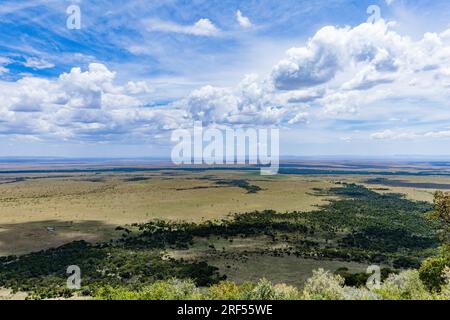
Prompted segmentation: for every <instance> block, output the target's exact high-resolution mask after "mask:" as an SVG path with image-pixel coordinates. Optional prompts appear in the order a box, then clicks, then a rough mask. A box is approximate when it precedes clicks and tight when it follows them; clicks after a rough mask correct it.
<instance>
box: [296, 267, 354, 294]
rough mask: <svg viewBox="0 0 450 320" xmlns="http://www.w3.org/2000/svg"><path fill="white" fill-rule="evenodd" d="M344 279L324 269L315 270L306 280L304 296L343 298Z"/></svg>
mask: <svg viewBox="0 0 450 320" xmlns="http://www.w3.org/2000/svg"><path fill="white" fill-rule="evenodd" d="M343 285H344V279H343V278H342V277H341V276H339V275H333V274H332V273H330V272H328V271H325V270H323V269H318V270H315V271H313V276H312V277H311V278H309V279H308V280H307V281H306V284H305V287H304V289H303V298H304V299H306V300H343V299H344V298H345V294H344V287H343Z"/></svg>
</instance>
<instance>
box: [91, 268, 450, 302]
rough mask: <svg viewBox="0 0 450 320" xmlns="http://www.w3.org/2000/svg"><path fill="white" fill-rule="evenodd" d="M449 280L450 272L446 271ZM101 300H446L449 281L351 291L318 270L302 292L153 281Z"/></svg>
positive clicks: (410, 274)
mask: <svg viewBox="0 0 450 320" xmlns="http://www.w3.org/2000/svg"><path fill="white" fill-rule="evenodd" d="M446 276H447V277H448V279H450V270H447V271H446ZM95 298H97V299H102V300H198V299H201V300H449V299H450V280H448V281H447V282H446V283H445V284H444V285H443V286H442V288H441V290H440V291H439V292H430V291H428V290H427V289H426V288H425V286H424V284H423V283H422V282H421V281H420V279H419V274H418V272H417V270H407V271H403V272H401V273H400V274H398V275H397V274H391V275H390V276H389V277H388V278H387V279H386V280H385V281H384V282H383V283H382V284H381V285H380V286H379V287H378V288H375V289H367V288H364V287H351V286H347V285H345V284H344V279H343V278H342V277H340V276H339V275H333V274H331V273H329V272H328V271H324V270H323V269H319V270H317V271H315V272H314V274H313V276H312V277H311V278H309V279H308V281H307V282H306V284H305V286H304V288H303V290H299V289H298V288H296V287H292V286H287V285H285V284H277V285H274V284H272V283H271V282H269V281H267V280H266V279H261V280H260V281H259V282H257V283H245V284H243V285H240V286H239V285H236V284H235V283H233V282H227V281H224V282H220V283H218V284H215V285H212V286H210V287H208V288H198V287H196V286H195V284H194V283H193V282H192V281H189V280H184V281H182V280H176V279H172V280H169V281H157V282H155V283H153V284H151V285H149V286H145V287H143V288H141V289H140V290H138V291H130V290H127V289H124V288H114V287H111V286H107V287H104V288H101V289H100V290H98V291H97V293H96V296H95Z"/></svg>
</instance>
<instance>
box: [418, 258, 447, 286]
mask: <svg viewBox="0 0 450 320" xmlns="http://www.w3.org/2000/svg"><path fill="white" fill-rule="evenodd" d="M449 262H450V261H449V260H448V258H447V257H444V256H438V257H433V258H428V259H426V260H425V261H423V262H422V265H421V267H420V269H419V274H420V279H421V280H422V282H423V283H424V284H425V286H426V287H427V288H428V290H431V291H439V290H440V289H441V287H442V286H443V285H444V284H445V283H446V278H445V277H444V270H445V268H446V267H449V266H450V263H449Z"/></svg>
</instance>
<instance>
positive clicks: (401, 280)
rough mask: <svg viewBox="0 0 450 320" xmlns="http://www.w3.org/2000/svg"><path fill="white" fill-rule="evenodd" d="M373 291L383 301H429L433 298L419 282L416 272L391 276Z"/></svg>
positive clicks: (404, 272)
mask: <svg viewBox="0 0 450 320" xmlns="http://www.w3.org/2000/svg"><path fill="white" fill-rule="evenodd" d="M373 291H374V292H375V293H378V294H379V295H380V296H381V297H382V298H383V299H385V300H429V299H432V298H433V297H432V295H431V294H430V293H429V292H428V291H427V289H426V287H425V285H424V284H423V282H422V281H421V280H420V276H419V272H418V271H417V270H407V271H403V272H401V273H400V274H391V275H390V276H389V277H388V278H387V279H386V281H384V282H383V283H382V284H381V287H380V288H379V289H374V290H373Z"/></svg>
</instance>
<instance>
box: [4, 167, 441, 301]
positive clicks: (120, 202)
mask: <svg viewBox="0 0 450 320" xmlns="http://www.w3.org/2000/svg"><path fill="white" fill-rule="evenodd" d="M0 167H1V166H0ZM76 168H77V167H75V169H72V168H71V169H70V170H66V169H64V167H61V169H62V170H55V171H54V170H41V169H39V170H35V168H30V170H25V171H24V170H19V171H10V170H9V171H8V170H7V171H5V170H3V172H2V171H1V169H0V213H1V214H0V256H7V255H12V254H13V255H24V254H27V253H30V252H37V251H39V250H43V249H49V248H56V247H60V246H62V245H64V244H68V243H71V242H73V241H77V240H85V241H88V242H90V243H109V240H111V239H120V238H121V237H123V236H124V234H123V229H120V228H119V229H117V227H118V226H124V227H126V228H130V225H131V224H145V223H146V222H148V221H154V220H155V219H161V220H164V221H172V222H174V223H185V222H190V223H191V222H192V223H195V224H201V223H206V222H207V221H221V220H220V219H223V218H227V217H228V218H229V215H230V214H233V213H244V212H254V211H260V212H262V211H264V210H268V209H272V210H274V212H276V215H277V216H274V217H273V218H271V219H275V221H273V220H268V222H267V223H268V225H269V226H270V225H271V224H274V226H275V227H276V228H277V227H278V223H279V222H277V219H278V218H276V217H278V215H279V217H281V219H285V221H284V222H283V223H294V224H293V225H294V232H292V231H286V232H285V231H283V232H281V233H279V232H275V234H274V233H273V230H272V231H265V230H264V228H265V227H264V228H263V229H261V230H260V231H258V233H255V234H252V235H251V236H250V237H242V235H239V234H236V235H235V236H231V237H230V236H225V237H224V236H223V235H219V236H218V235H215V234H214V232H213V233H212V234H211V235H208V236H207V237H204V236H201V237H194V239H193V240H192V241H190V242H189V245H188V247H182V248H177V247H176V246H175V247H173V246H169V247H167V248H165V247H164V246H163V247H160V246H158V245H157V246H156V247H155V248H153V247H152V246H153V245H155V244H154V243H150V244H149V245H150V246H151V248H153V249H151V250H150V252H142V258H143V257H147V258H150V259H153V261H155V262H156V263H163V262H161V261H159V260H158V259H159V258H157V256H158V250H163V254H164V256H165V259H168V261H169V262H170V261H179V262H181V264H179V265H178V262H177V263H175V262H173V263H175V264H174V266H176V268H181V269H180V270H185V271H183V272H191V271H189V270H191V269H190V268H191V267H190V264H194V265H195V264H196V263H197V262H198V261H203V262H206V263H207V264H208V265H209V266H212V267H213V268H217V269H215V270H217V274H222V275H225V274H226V275H227V277H228V279H229V280H232V281H235V282H237V283H243V282H245V281H249V280H250V281H257V280H258V279H260V278H262V277H266V278H268V279H269V280H271V281H273V282H283V283H288V284H291V285H295V286H297V287H299V286H301V285H302V284H303V283H304V281H305V279H306V278H308V277H309V276H310V275H311V274H312V271H313V270H314V269H317V268H319V267H321V268H325V269H327V270H332V271H335V270H337V269H339V268H346V270H348V272H350V273H356V272H364V271H365V269H366V267H367V265H368V263H371V262H376V263H377V264H380V265H382V266H386V267H392V265H393V264H394V265H397V267H400V268H401V266H402V265H405V266H406V267H407V266H412V265H418V261H421V259H423V258H424V257H427V256H430V255H432V254H433V253H434V252H435V244H433V243H431V242H430V241H429V239H430V238H429V237H430V233H429V232H430V231H429V230H428V229H426V228H425V227H424V225H423V222H420V223H418V221H422V220H423V214H424V212H425V211H427V210H429V208H431V206H430V204H431V201H432V199H433V193H434V191H435V189H434V188H433V187H440V188H442V189H444V190H446V189H448V187H449V186H450V175H449V174H450V173H449V172H447V171H437V170H438V169H439V168H432V169H429V168H428V169H427V167H426V166H424V165H420V166H416V165H405V166H378V167H376V166H375V167H370V165H354V164H352V165H348V164H332V165H330V164H321V165H318V164H303V165H302V166H300V168H297V167H294V166H293V165H290V166H287V167H286V168H284V169H283V170H284V173H283V174H279V175H277V176H273V177H262V176H260V175H259V171H258V170H253V169H251V170H243V169H239V170H229V169H208V170H189V169H187V170H175V169H173V170H171V169H169V168H163V169H161V168H160V169H154V168H152V169H151V170H145V169H144V170H141V169H139V168H137V169H136V170H135V169H134V168H133V169H120V170H115V169H114V168H112V169H111V168H108V169H107V170H102V169H101V168H94V169H91V168H90V169H88V170H85V169H83V170H78V169H76ZM303 170H306V171H305V172H303ZM311 170H313V171H314V172H311ZM439 170H440V169H439ZM343 171H345V173H343ZM302 172H303V173H302ZM436 172H437V174H436V175H434V174H433V173H436ZM354 183H356V184H358V185H359V186H361V187H365V188H367V189H364V190H367V191H364V192H360V191H358V192H357V197H362V198H361V200H360V202H355V201H354V200H352V201H353V202H352V201H350V200H346V198H348V197H349V196H350V197H351V196H352V192H350V193H349V194H341V193H340V192H337V191H336V192H334V191H333V192H330V190H333V189H336V187H338V189H337V190H340V189H339V187H340V186H344V185H346V184H354ZM370 191H373V192H370ZM393 192H394V193H399V194H404V195H405V199H403V198H402V197H401V196H398V195H390V194H391V193H393ZM377 194H378V195H380V194H381V195H385V197H384V198H379V197H378V196H376V195H377ZM386 201H388V202H389V205H388V204H387V202H386ZM416 201H424V202H423V203H422V202H416ZM387 205H388V207H386V206H387ZM383 208H384V209H383ZM386 210H387V211H386ZM411 210H412V211H411ZM411 212H414V215H411ZM284 214H285V215H286V216H285V218H283V217H284V216H283V215H284ZM293 217H294V220H291V219H293ZM298 217H302V218H301V219H306V220H301V221H302V222H301V223H303V224H305V226H308V228H312V229H311V230H316V232H315V233H314V232H313V233H314V235H311V236H305V235H302V231H301V230H300V233H298V232H297V231H295V230H296V229H295V228H297V227H296V226H297V224H298V222H299V221H300V220H299V221H297V220H296V219H299V218H298ZM397 218H398V219H397ZM400 218H401V219H400ZM217 219H219V220H217ZM392 219H394V220H392ZM395 219H397V220H398V221H397V222H396V225H397V227H399V228H400V229H398V228H397V229H392V228H390V225H391V224H392V221H395ZM417 219H419V220H417ZM371 221H372V222H373V221H379V223H378V224H375V225H373V224H372V222H371ZM417 226H422V227H417ZM260 227H263V226H259V225H258V228H260ZM374 227H375V228H374ZM423 228H425V229H423ZM427 228H428V227H427ZM131 229H133V228H131ZM317 230H321V231H317ZM135 232H137V234H139V232H138V231H136V230H135V231H133V234H134V233H135ZM405 232H406V233H405ZM418 234H419V235H420V234H423V236H419V238H417V237H416V236H417V235H418ZM274 237H276V240H274ZM391 238H392V239H391ZM400 238H401V239H402V240H401V241H403V242H402V243H399V244H398V245H399V247H398V248H397V249H395V248H392V246H391V245H390V244H389V243H385V242H386V241H384V240H383V239H391V240H393V241H394V243H395V242H396V241H397V240H398V239H400ZM414 239H415V240H414ZM410 240H411V241H412V240H414V241H412V242H415V241H416V240H417V241H418V243H421V246H422V247H414V246H413V247H411V249H408V250H410V252H408V251H404V249H402V248H404V247H405V246H406V247H408V246H411V241H410ZM145 241H148V240H145ZM399 241H400V240H399ZM401 241H400V242H401ZM373 244H379V246H374V245H373ZM81 246H84V245H81ZM62 248H63V249H61V250H62V252H65V250H66V249H64V247H62ZM76 248H77V245H75V249H74V250H75V251H74V252H75V253H76V252H77V250H78V249H76ZM112 248H115V247H114V246H113V247H112ZM58 250H59V249H58ZM89 250H91V249H89ZM92 250H94V251H93V254H94V255H95V252H96V250H97V249H96V248H93V249H92ZM98 250H101V249H98ZM114 250H116V249H114ZM118 250H119V249H118ZM127 250H128V249H126V250H125V251H123V250H122V249H120V250H119V251H118V252H119V253H118V254H119V256H120V257H121V259H122V258H123V259H125V260H124V261H126V260H127V259H128V258H126V256H127ZM152 250H153V251H152ZM389 250H392V251H389ZM397 250H399V251H398V252H397ZM58 252H59V251H58ZM114 252H115V251H114ZM75 253H74V254H75ZM41 254H43V255H45V254H46V253H45V252H44V253H39V254H37V256H36V257H40V255H41ZM24 257H27V256H24ZM32 257H33V256H31V257H30V259H31V258H32ZM380 257H381V258H382V259H381V260H380ZM75 258H76V259H78V260H79V261H78V262H79V263H80V264H83V263H85V262H83V261H82V257H78V256H75ZM24 259H25V260H26V259H28V258H24ZM32 259H34V258H32ZM39 259H41V258H39ZM25 260H24V261H25ZM44 262H45V259H44ZM169 262H167V264H168V265H170V263H172V262H170V263H169ZM61 263H62V264H61V266H62V265H64V263H66V261H62V262H61ZM98 263H99V265H102V263H103V262H102V261H98ZM164 263H166V262H164ZM164 263H163V264H164ZM183 263H186V264H183ZM40 268H43V266H41V267H40ZM183 268H184V269H183ZM208 270H209V269H208ZM211 270H212V269H211ZM52 272H53V271H52ZM58 272H60V271H58ZM168 272H169V273H168V274H171V272H172V271H170V268H169V271H168ZM208 272H210V271H208ZM172 273H173V272H172ZM175 274H177V273H176V272H175ZM181 274H184V273H181ZM212 276H213V275H212V274H211V277H212ZM2 295H6V296H11V295H8V294H6V291H5V290H3V291H1V292H0V298H1V296H2ZM19 296H20V297H21V296H23V295H21V294H19Z"/></svg>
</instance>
